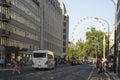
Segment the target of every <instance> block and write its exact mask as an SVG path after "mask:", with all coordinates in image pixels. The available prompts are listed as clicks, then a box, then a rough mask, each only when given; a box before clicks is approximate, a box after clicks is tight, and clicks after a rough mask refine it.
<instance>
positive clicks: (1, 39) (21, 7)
mask: <svg viewBox="0 0 120 80" xmlns="http://www.w3.org/2000/svg"><path fill="white" fill-rule="evenodd" d="M61 5H63V3H62V2H60V1H58V0H0V58H4V59H5V60H6V61H7V62H10V61H11V60H12V59H13V58H18V59H20V58H21V57H22V58H23V59H26V60H29V59H30V57H31V55H30V54H29V53H30V51H32V50H39V49H47V50H51V51H53V52H55V54H56V55H57V56H61V55H62V53H63V49H64V48H65V49H66V50H65V52H66V53H67V44H68V43H67V42H68V39H67V38H68V22H69V18H68V20H64V17H65V16H66V14H67V13H66V12H63V11H64V10H65V7H64V8H61ZM67 17H68V15H67ZM65 21H66V24H67V25H66V26H64V22H65ZM64 27H66V28H65V29H66V33H63V32H64ZM64 35H66V38H63V36H64ZM64 40H65V41H66V43H64V44H63V42H64ZM63 45H66V47H63Z"/></svg>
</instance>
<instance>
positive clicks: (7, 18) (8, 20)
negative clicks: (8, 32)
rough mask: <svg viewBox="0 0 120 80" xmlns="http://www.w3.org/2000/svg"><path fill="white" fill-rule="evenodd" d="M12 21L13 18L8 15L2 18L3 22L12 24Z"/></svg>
mask: <svg viewBox="0 0 120 80" xmlns="http://www.w3.org/2000/svg"><path fill="white" fill-rule="evenodd" d="M10 20H11V16H9V15H7V14H3V16H2V21H3V22H7V23H8V22H10Z"/></svg>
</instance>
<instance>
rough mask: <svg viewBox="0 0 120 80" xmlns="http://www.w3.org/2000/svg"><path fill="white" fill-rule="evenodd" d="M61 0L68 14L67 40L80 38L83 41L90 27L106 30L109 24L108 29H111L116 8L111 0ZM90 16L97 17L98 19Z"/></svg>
mask: <svg viewBox="0 0 120 80" xmlns="http://www.w3.org/2000/svg"><path fill="white" fill-rule="evenodd" d="M115 1H116V0H115ZM62 2H63V3H64V4H65V7H66V10H67V13H68V15H69V41H73V40H75V41H77V40H80V39H82V40H84V41H85V40H86V39H85V38H86V37H85V33H86V32H87V31H89V29H88V28H91V27H95V28H96V30H104V31H105V32H107V31H108V26H109V28H110V31H111V30H112V28H113V24H114V19H115V8H116V7H115V5H114V4H113V2H112V0H62ZM91 17H97V18H99V21H98V20H95V19H94V18H91ZM102 24H104V26H102ZM108 24H109V25H108ZM103 27H104V28H105V29H104V28H103Z"/></svg>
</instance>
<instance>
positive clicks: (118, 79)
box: [108, 72, 120, 80]
mask: <svg viewBox="0 0 120 80" xmlns="http://www.w3.org/2000/svg"><path fill="white" fill-rule="evenodd" d="M108 74H109V75H110V77H111V78H112V79H113V80H120V78H119V77H118V76H117V74H116V73H113V72H111V73H110V72H108Z"/></svg>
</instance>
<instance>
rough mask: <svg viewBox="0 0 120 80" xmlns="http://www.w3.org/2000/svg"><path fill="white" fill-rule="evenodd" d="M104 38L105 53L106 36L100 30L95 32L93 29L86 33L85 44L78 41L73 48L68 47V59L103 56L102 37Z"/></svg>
mask: <svg viewBox="0 0 120 80" xmlns="http://www.w3.org/2000/svg"><path fill="white" fill-rule="evenodd" d="M104 36H105V40H106V41H105V43H106V45H105V46H106V51H107V46H108V44H107V43H108V36H107V35H106V34H105V33H104V32H103V31H100V30H96V29H95V28H94V27H92V28H91V29H90V31H88V32H86V42H82V41H81V40H80V41H78V42H77V43H76V44H75V45H74V46H69V47H68V55H67V56H68V57H69V59H72V58H81V57H85V56H86V57H96V53H97V56H102V54H103V37H104Z"/></svg>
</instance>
